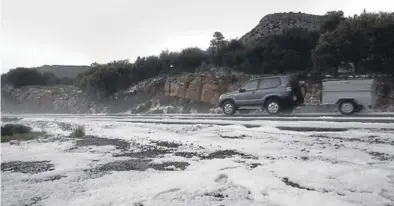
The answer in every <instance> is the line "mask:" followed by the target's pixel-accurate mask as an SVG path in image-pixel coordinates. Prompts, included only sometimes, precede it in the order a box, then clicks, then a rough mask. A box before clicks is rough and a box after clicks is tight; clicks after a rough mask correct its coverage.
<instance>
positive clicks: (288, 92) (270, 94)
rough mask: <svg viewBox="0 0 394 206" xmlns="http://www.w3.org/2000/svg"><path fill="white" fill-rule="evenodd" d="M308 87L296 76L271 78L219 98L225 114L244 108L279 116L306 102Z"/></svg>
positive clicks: (254, 82) (248, 84)
mask: <svg viewBox="0 0 394 206" xmlns="http://www.w3.org/2000/svg"><path fill="white" fill-rule="evenodd" d="M305 93H306V86H305V84H304V82H302V81H299V79H298V78H297V77H295V76H291V75H283V76H271V77H264V78H258V79H253V80H250V81H249V82H247V83H246V84H244V85H243V86H242V87H241V88H240V89H239V90H238V91H234V92H229V93H225V94H223V95H221V96H220V97H219V106H220V107H221V108H222V109H223V112H224V114H226V115H232V114H234V112H235V111H236V110H238V109H242V108H243V107H245V108H247V107H249V108H250V107H262V108H264V109H265V110H266V111H267V112H268V113H270V114H278V113H280V112H281V111H282V110H283V109H284V108H289V107H293V108H294V107H295V106H298V105H300V104H302V103H303V102H304V97H305Z"/></svg>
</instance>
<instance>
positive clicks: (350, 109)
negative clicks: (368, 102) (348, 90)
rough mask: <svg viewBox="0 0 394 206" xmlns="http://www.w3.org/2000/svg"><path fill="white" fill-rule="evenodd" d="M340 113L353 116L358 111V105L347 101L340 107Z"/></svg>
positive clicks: (340, 104) (342, 102)
mask: <svg viewBox="0 0 394 206" xmlns="http://www.w3.org/2000/svg"><path fill="white" fill-rule="evenodd" d="M338 109H339V112H341V114H343V115H350V114H353V113H354V112H355V111H356V109H357V105H356V103H354V101H350V100H346V101H341V102H340V103H339V105H338Z"/></svg>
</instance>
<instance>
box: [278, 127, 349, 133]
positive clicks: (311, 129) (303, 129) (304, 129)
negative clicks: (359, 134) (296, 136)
mask: <svg viewBox="0 0 394 206" xmlns="http://www.w3.org/2000/svg"><path fill="white" fill-rule="evenodd" d="M276 128H277V129H280V130H286V131H295V132H345V131H348V129H347V128H318V127H284V126H283V127H276Z"/></svg>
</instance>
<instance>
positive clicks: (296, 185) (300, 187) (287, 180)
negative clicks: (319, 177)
mask: <svg viewBox="0 0 394 206" xmlns="http://www.w3.org/2000/svg"><path fill="white" fill-rule="evenodd" d="M282 182H284V183H285V184H286V185H287V186H290V187H295V188H298V189H301V190H308V191H315V190H314V189H312V188H309V187H303V186H301V185H299V184H298V183H295V182H292V181H290V180H289V178H287V177H284V178H282Z"/></svg>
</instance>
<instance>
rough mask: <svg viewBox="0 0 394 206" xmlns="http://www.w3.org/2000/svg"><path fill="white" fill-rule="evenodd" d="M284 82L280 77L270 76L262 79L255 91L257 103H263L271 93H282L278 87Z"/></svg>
mask: <svg viewBox="0 0 394 206" xmlns="http://www.w3.org/2000/svg"><path fill="white" fill-rule="evenodd" d="M281 84H282V81H281V79H280V78H279V77H270V78H264V79H261V80H260V83H259V86H258V88H257V90H256V92H255V98H256V99H257V101H256V104H259V105H262V104H263V103H264V100H265V98H266V97H267V96H269V95H270V94H278V93H280V91H279V90H280V89H279V90H278V87H279V86H280V85H281Z"/></svg>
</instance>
